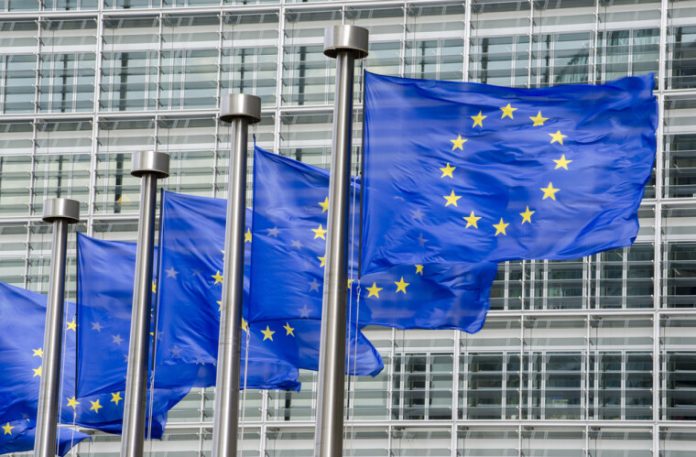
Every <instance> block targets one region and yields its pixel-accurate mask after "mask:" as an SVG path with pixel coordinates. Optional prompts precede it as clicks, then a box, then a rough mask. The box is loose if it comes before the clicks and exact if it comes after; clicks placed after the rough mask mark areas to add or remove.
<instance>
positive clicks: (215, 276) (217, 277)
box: [212, 270, 223, 285]
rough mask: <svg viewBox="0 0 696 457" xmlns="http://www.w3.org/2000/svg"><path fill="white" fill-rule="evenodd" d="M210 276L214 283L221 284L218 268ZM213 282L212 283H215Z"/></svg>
mask: <svg viewBox="0 0 696 457" xmlns="http://www.w3.org/2000/svg"><path fill="white" fill-rule="evenodd" d="M212 278H213V279H214V280H215V284H222V279H223V277H222V275H221V274H220V270H218V271H216V272H215V274H214V275H213V276H212ZM215 284H213V285H215Z"/></svg>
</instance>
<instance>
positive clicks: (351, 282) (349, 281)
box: [348, 279, 353, 289]
mask: <svg viewBox="0 0 696 457" xmlns="http://www.w3.org/2000/svg"><path fill="white" fill-rule="evenodd" d="M348 288H349V289H351V288H353V280H352V279H349V280H348Z"/></svg>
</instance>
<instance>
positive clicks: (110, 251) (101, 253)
mask: <svg viewBox="0 0 696 457" xmlns="http://www.w3.org/2000/svg"><path fill="white" fill-rule="evenodd" d="M155 255H156V256H157V251H156V252H155ZM135 257H136V244H135V243H132V242H124V241H106V240H98V239H94V238H90V237H88V236H85V235H82V234H80V235H78V303H79V304H80V307H79V319H78V322H79V328H81V329H83V331H82V332H81V333H80V336H81V338H80V348H81V350H82V351H85V354H84V356H83V358H82V359H81V365H80V369H79V370H78V379H79V383H78V391H80V392H89V393H92V392H105V391H106V392H113V391H116V390H119V389H123V386H124V380H125V376H126V370H127V366H126V362H125V360H126V359H125V357H126V356H127V353H128V335H129V333H130V319H131V314H130V310H131V304H132V299H133V290H132V288H133V276H134V272H135ZM165 276H167V275H166V272H165ZM155 290H156V288H155ZM156 295H157V294H155V298H156ZM153 302H154V299H153ZM169 305H174V306H176V305H177V302H173V303H168V304H165V305H164V306H165V308H166V307H167V306H169ZM168 311H169V309H167V310H165V314H167V313H168ZM95 324H96V327H95ZM154 331H155V328H154V326H153V334H154ZM170 332H171V333H173V334H176V333H178V332H179V330H178V329H176V328H172V327H167V328H166V329H161V328H158V329H157V334H158V342H159V343H161V344H163V345H164V347H165V348H169V349H170V350H171V352H170V353H169V358H168V359H166V360H167V361H171V362H174V363H162V364H159V363H158V364H156V365H155V371H154V379H155V388H156V389H155V401H156V402H157V401H158V400H159V399H160V397H161V396H162V395H161V393H167V392H169V389H173V390H174V391H178V390H180V389H183V390H184V391H188V389H189V388H191V387H193V386H197V385H198V384H196V383H194V382H193V379H195V377H196V376H195V375H197V374H200V373H201V372H206V364H205V363H204V362H203V360H202V359H201V358H200V357H197V356H193V357H191V354H193V353H194V352H195V350H196V349H195V348H194V347H190V346H180V347H178V348H173V347H168V346H167V344H166V342H167V341H169V340H170V338H168V336H169V334H170ZM216 332H217V330H216ZM205 336H206V337H207V336H209V335H207V334H206V335H205ZM100 342H106V344H107V347H108V348H109V350H110V351H109V352H107V353H103V354H94V353H93V352H90V351H89V348H90V347H92V346H93V345H95V344H100ZM101 344H104V343H101ZM262 355H265V354H262ZM95 364H104V366H103V369H102V370H101V371H100V373H101V375H100V376H98V377H95V376H93V375H92V373H93V370H91V369H90V367H93V366H94V365H95ZM243 366H244V364H243ZM249 367H250V373H253V377H252V383H251V384H249V387H256V388H293V389H294V388H297V387H298V386H299V384H298V383H297V381H296V378H297V370H296V369H295V368H294V367H292V366H288V365H287V364H286V365H285V366H283V369H284V370H283V371H282V372H279V371H276V372H269V370H268V364H267V363H266V360H265V359H262V360H260V361H259V363H258V364H257V363H256V360H255V359H254V360H252V361H250V363H249ZM212 377H213V383H211V384H209V385H213V384H214V372H213V374H212ZM162 398H163V400H166V398H167V396H162ZM156 404H157V403H156Z"/></svg>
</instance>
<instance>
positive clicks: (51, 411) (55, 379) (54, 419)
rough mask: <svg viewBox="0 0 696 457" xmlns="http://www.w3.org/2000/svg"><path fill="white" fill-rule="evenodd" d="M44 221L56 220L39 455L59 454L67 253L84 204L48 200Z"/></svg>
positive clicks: (37, 445) (38, 430)
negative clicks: (70, 227) (70, 234)
mask: <svg viewBox="0 0 696 457" xmlns="http://www.w3.org/2000/svg"><path fill="white" fill-rule="evenodd" d="M43 220H44V222H50V223H52V224H53V240H52V243H51V246H52V252H51V272H50V277H49V283H48V300H47V301H46V326H45V329H44V342H43V350H44V355H43V365H42V376H41V387H40V390H39V411H38V415H37V417H36V443H35V446H34V449H35V452H34V455H35V457H54V456H55V455H56V429H57V425H58V408H59V406H60V405H59V401H58V398H59V395H60V392H59V389H60V366H61V364H60V361H61V354H62V348H63V314H64V312H63V305H64V301H65V257H66V251H67V244H68V224H73V223H75V222H77V221H79V220H80V204H79V202H77V201H75V200H69V199H67V198H53V199H49V200H46V201H44V212H43Z"/></svg>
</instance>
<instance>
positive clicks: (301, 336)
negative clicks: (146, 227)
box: [158, 192, 383, 387]
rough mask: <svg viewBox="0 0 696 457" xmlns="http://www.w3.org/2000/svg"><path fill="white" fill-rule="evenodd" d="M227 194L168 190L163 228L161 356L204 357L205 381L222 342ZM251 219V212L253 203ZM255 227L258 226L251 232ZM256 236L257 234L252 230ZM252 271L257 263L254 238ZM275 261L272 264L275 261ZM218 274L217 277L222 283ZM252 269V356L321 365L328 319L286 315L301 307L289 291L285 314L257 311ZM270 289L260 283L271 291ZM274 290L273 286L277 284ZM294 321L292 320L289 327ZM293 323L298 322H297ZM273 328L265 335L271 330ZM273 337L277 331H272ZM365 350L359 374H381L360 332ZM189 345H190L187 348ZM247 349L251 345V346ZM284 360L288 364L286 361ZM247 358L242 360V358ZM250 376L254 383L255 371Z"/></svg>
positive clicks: (201, 379)
mask: <svg viewBox="0 0 696 457" xmlns="http://www.w3.org/2000/svg"><path fill="white" fill-rule="evenodd" d="M226 205H227V204H226V201H225V200H218V199H211V198H204V197H195V196H189V195H181V194H176V193H172V192H164V196H163V204H162V207H163V210H162V212H163V216H162V230H161V232H162V235H161V250H162V251H161V261H160V265H161V271H160V277H161V278H162V280H161V290H160V294H159V300H160V308H159V314H160V316H159V328H160V329H161V331H162V332H163V336H162V340H161V341H160V343H159V344H158V364H172V365H173V366H181V364H182V363H184V364H185V365H189V364H193V363H197V364H198V370H199V371H198V372H197V373H193V374H195V375H196V378H197V382H198V385H213V384H214V382H215V363H216V360H217V349H218V328H219V303H218V302H219V300H220V296H221V292H222V284H221V277H218V280H217V281H216V279H215V277H216V276H217V274H218V273H219V274H220V275H221V274H222V269H223V246H224V239H225V218H226ZM246 218H247V221H250V219H251V216H250V214H249V212H248V211H247V216H246ZM249 235H251V233H250V232H249ZM252 238H253V237H252ZM250 244H253V242H250V243H246V247H247V255H246V261H245V271H246V272H248V271H249V268H250V267H249V263H250V256H249V252H248V251H249V245H250ZM269 266H270V265H269ZM216 282H217V283H216ZM248 288H249V275H248V274H246V275H245V300H244V303H245V305H244V307H245V309H244V317H245V319H246V320H247V321H248V324H249V326H250V331H249V332H246V335H248V338H249V353H250V355H249V360H250V361H251V360H252V358H253V357H254V355H255V353H257V352H258V351H262V352H261V353H260V355H259V356H258V357H259V358H260V359H265V360H266V361H267V364H268V368H269V370H268V371H273V369H280V368H283V366H285V367H287V364H289V365H290V366H293V367H296V368H301V369H308V370H317V369H318V353H319V352H318V351H319V332H320V327H321V322H320V320H319V318H316V319H301V318H296V319H286V318H285V317H284V314H283V309H285V308H286V307H294V308H299V305H298V303H296V302H293V301H291V300H288V299H287V298H285V299H283V300H280V301H278V302H276V308H277V310H278V314H277V315H269V316H267V318H265V319H251V318H249V310H248V309H247V308H246V307H247V303H248V295H247V294H248ZM263 292H264V291H259V293H263ZM269 292H270V291H269ZM286 326H287V327H286ZM289 329H292V330H289ZM264 331H265V335H264ZM271 338H272V339H271ZM356 338H357V341H352V343H351V344H353V345H355V346H357V348H358V351H357V357H356V358H355V361H354V362H352V363H351V367H354V370H353V371H351V372H352V373H354V374H358V375H374V374H376V373H378V372H379V371H381V369H382V368H383V364H382V360H381V358H380V357H379V354H378V352H377V350H376V349H375V348H374V347H373V346H372V345H371V344H370V342H369V341H368V340H367V339H366V338H365V337H364V335H362V333H359V334H358V335H357V337H356ZM182 348H186V350H185V351H182V350H181V349H182ZM243 350H244V348H243ZM279 364H282V365H283V366H280V365H279ZM243 365H244V361H242V366H243ZM249 373H250V376H249V379H248V380H247V383H248V385H249V387H251V386H252V381H253V377H252V374H253V373H252V372H251V370H250V372H249Z"/></svg>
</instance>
